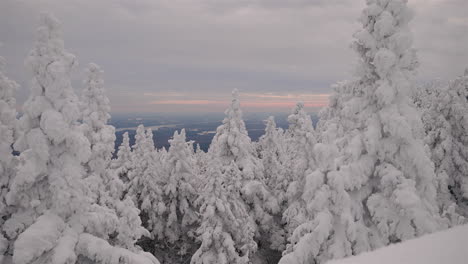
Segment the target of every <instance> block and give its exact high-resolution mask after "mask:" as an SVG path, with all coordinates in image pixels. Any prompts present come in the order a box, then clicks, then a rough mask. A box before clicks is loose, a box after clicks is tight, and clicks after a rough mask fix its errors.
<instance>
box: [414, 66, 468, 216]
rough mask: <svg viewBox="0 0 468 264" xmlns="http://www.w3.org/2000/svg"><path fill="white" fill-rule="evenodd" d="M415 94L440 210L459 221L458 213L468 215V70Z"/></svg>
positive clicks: (425, 87) (433, 83) (429, 85)
mask: <svg viewBox="0 0 468 264" xmlns="http://www.w3.org/2000/svg"><path fill="white" fill-rule="evenodd" d="M417 96H418V98H415V100H417V101H416V102H417V105H418V106H419V107H420V109H421V111H422V120H423V123H424V128H425V132H426V143H427V144H428V146H429V148H430V149H431V154H432V155H431V157H432V161H433V162H434V164H435V168H436V173H437V179H438V199H439V206H440V210H441V211H442V212H444V213H445V214H447V215H448V216H449V217H450V218H451V220H452V223H453V224H458V223H459V222H460V219H458V217H457V214H461V215H463V216H465V217H467V216H468V176H467V175H468V150H467V147H468V136H467V132H466V131H467V129H468V117H467V116H466V115H467V114H468V72H467V73H466V74H465V76H461V77H459V78H457V79H455V80H454V81H451V82H450V83H449V84H448V86H447V85H441V84H440V83H439V82H431V83H429V84H428V85H425V86H423V87H422V89H420V90H419V91H418V93H417ZM456 205H458V206H459V208H457V207H456Z"/></svg>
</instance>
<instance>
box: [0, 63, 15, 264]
mask: <svg viewBox="0 0 468 264" xmlns="http://www.w3.org/2000/svg"><path fill="white" fill-rule="evenodd" d="M4 67H5V61H4V59H3V57H0V227H2V226H3V224H4V223H5V221H6V220H7V219H9V218H10V216H11V214H12V213H13V208H11V207H10V206H8V204H7V201H6V196H7V193H8V191H9V189H10V187H9V186H10V182H11V181H12V180H13V177H14V175H15V172H14V168H15V166H16V163H17V160H16V159H15V157H14V156H13V149H12V144H13V142H14V139H15V136H16V135H15V134H16V133H15V130H16V109H15V107H16V100H15V98H14V95H15V91H16V89H17V88H18V84H17V83H16V82H14V81H12V80H10V79H8V78H7V77H6V76H5V74H4V73H3V70H4ZM11 250H12V247H11V245H10V241H9V238H8V237H4V236H3V232H2V229H1V228H0V262H2V263H3V258H4V255H11V253H12V252H9V251H11Z"/></svg>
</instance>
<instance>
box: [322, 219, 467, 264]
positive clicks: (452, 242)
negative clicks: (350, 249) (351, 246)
mask: <svg viewBox="0 0 468 264" xmlns="http://www.w3.org/2000/svg"><path fill="white" fill-rule="evenodd" d="M327 263H328V264H375V263H379V264H441V263H450V264H466V263H468V225H464V226H458V227H455V228H452V229H449V230H446V231H442V232H438V233H434V234H430V235H427V236H423V237H421V238H418V239H413V240H408V241H405V242H403V243H399V244H395V245H390V246H388V247H384V248H381V249H378V250H376V251H373V252H368V253H364V254H361V255H358V256H354V257H350V258H346V259H340V260H334V261H330V262H327Z"/></svg>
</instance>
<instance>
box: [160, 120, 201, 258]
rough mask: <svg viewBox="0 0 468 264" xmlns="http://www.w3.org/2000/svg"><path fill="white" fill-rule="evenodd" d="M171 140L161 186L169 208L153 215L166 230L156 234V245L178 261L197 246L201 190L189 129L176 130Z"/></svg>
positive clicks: (165, 203) (166, 206)
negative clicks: (197, 188)
mask: <svg viewBox="0 0 468 264" xmlns="http://www.w3.org/2000/svg"><path fill="white" fill-rule="evenodd" d="M169 143H170V147H169V152H168V154H167V157H166V161H165V162H164V163H163V164H162V167H163V168H162V173H163V174H165V176H164V177H163V179H164V181H163V182H162V186H161V188H162V194H161V196H162V197H161V199H162V202H163V203H164V207H165V209H166V210H164V213H163V214H160V215H156V214H151V215H152V216H154V217H157V218H159V219H152V221H154V222H159V223H163V224H164V227H163V229H162V230H161V229H158V230H161V231H162V232H161V233H155V234H154V235H156V236H157V241H156V245H158V246H159V247H160V248H161V251H162V252H165V253H166V254H165V255H166V257H165V259H168V262H171V261H172V262H174V261H176V260H175V259H176V256H177V255H179V256H178V257H179V258H180V259H185V258H186V257H187V255H190V256H191V254H193V252H195V250H196V246H197V245H196V243H195V234H194V231H195V228H196V224H197V222H198V208H197V207H196V206H195V200H196V199H197V197H198V193H197V191H196V189H195V187H194V183H195V182H196V181H197V179H196V175H195V174H194V172H193V166H194V160H193V146H192V144H191V142H186V141H185V130H184V129H182V131H181V132H180V134H179V133H177V131H175V132H174V137H173V138H172V139H171V140H169ZM163 242H164V243H163ZM167 242H168V243H167ZM167 244H168V245H167ZM165 245H166V246H165ZM168 255H169V256H168Z"/></svg>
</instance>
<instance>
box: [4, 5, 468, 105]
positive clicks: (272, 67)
mask: <svg viewBox="0 0 468 264" xmlns="http://www.w3.org/2000/svg"><path fill="white" fill-rule="evenodd" d="M463 2H466V1H465V0H448V1H440V0H438V1H437V0H431V1H423V0H414V1H413V2H411V1H410V3H412V5H413V6H414V7H415V9H416V11H417V16H416V18H415V20H414V22H413V32H414V33H415V46H416V47H417V48H418V49H419V50H420V52H419V55H420V58H421V62H422V65H421V69H420V76H419V77H420V78H422V79H427V78H431V77H433V76H434V77H435V76H436V75H437V77H445V78H453V77H454V76H456V75H457V74H459V73H460V72H461V70H462V68H464V67H462V66H463V64H468V61H467V60H466V56H467V51H466V45H464V44H463V43H464V42H465V41H466V37H467V35H468V34H466V33H465V31H464V30H465V29H466V28H465V27H464V26H463V25H464V24H463V19H464V16H463V14H462V12H461V11H460V10H461V9H462V8H461V6H462V5H463V4H464V3H463ZM363 6H364V1H356V0H327V1H326V0H320V1H312V0H310V1H308V0H291V1H280V0H216V1H215V0H197V1H193V0H171V1H166V0H157V1H153V0H140V1H129V0H119V1H111V0H101V1H94V0H80V1H78V0H74V1H59V0H37V1H28V0H3V1H0V36H2V38H1V39H0V41H2V42H4V46H3V47H0V55H2V56H4V57H6V58H7V62H8V71H9V72H8V73H9V74H10V76H11V77H12V78H14V79H16V80H18V81H19V82H20V83H21V85H22V86H23V88H22V90H21V91H20V93H19V97H20V100H19V101H20V102H21V101H23V100H24V98H25V96H26V94H27V86H28V85H27V84H28V79H29V77H28V75H27V74H26V73H24V70H23V66H22V64H23V59H24V57H25V56H26V54H27V52H28V50H29V49H30V47H31V46H32V44H33V40H34V31H35V28H36V26H37V25H36V24H37V17H38V14H39V12H41V11H51V12H53V13H54V14H55V15H56V16H57V17H58V18H59V19H60V20H61V21H62V23H63V26H64V35H65V43H66V47H67V49H69V50H70V51H71V52H72V53H74V54H75V55H77V57H78V59H79V61H80V63H81V66H80V68H79V69H77V74H76V76H75V79H76V81H75V83H76V85H75V87H76V88H79V87H80V85H81V84H80V82H79V79H80V78H82V73H81V68H82V67H84V66H85V65H86V64H87V63H88V62H91V61H92V62H96V63H98V64H100V65H101V66H102V68H103V69H104V71H105V78H106V86H107V87H108V88H109V92H110V99H111V101H112V105H113V107H114V109H119V108H121V109H131V104H130V105H128V100H127V101H125V98H127V99H128V98H129V97H126V96H127V95H128V93H132V94H133V97H132V101H133V100H135V102H134V104H135V107H136V105H137V104H138V100H143V101H144V100H146V99H145V97H144V96H141V95H142V94H143V93H144V92H161V91H182V92H185V93H190V92H193V91H196V92H197V94H198V95H203V94H206V95H210V96H212V95H213V94H217V96H220V97H221V96H229V91H230V90H231V89H232V88H239V89H241V90H243V91H246V92H278V91H289V92H297V93H299V92H304V91H307V92H311V93H328V92H330V91H331V88H330V85H331V84H332V83H334V82H336V81H339V80H343V79H348V78H350V77H351V75H350V71H351V69H352V65H353V62H354V60H355V59H356V57H355V54H354V53H353V51H352V50H350V49H349V43H350V42H351V40H352V37H351V35H352V33H353V32H354V31H355V30H356V29H358V27H359V24H358V23H357V22H356V19H357V17H358V16H359V13H360V10H361V9H362V7H363ZM465 10H466V9H465ZM457 21H458V22H457ZM460 21H462V22H460ZM457 23H458V24H457ZM463 45H464V46H463ZM444 47H449V48H448V49H447V48H444Z"/></svg>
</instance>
